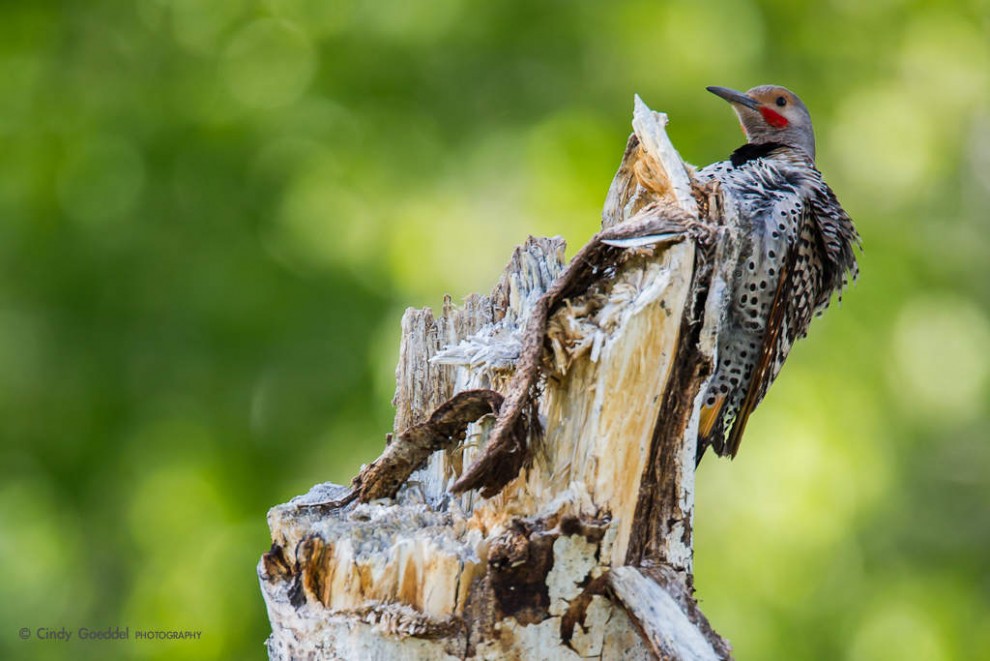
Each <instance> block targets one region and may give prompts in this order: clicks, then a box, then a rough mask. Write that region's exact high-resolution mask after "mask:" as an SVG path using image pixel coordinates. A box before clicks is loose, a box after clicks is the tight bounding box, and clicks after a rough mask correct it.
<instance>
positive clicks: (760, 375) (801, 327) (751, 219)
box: [698, 85, 859, 461]
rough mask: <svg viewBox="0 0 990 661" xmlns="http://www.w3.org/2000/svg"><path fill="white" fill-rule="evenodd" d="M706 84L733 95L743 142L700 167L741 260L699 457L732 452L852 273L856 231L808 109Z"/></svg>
mask: <svg viewBox="0 0 990 661" xmlns="http://www.w3.org/2000/svg"><path fill="white" fill-rule="evenodd" d="M708 91H709V92H711V93H713V94H715V95H717V96H719V97H721V98H723V99H725V100H726V101H728V102H729V103H730V104H732V107H733V109H734V110H735V111H736V115H738V117H739V122H740V124H742V129H743V132H744V133H745V135H746V140H747V142H746V144H745V145H743V146H742V147H740V148H739V149H737V150H735V151H734V152H733V153H732V156H731V157H730V158H729V160H727V161H722V162H719V163H714V164H712V165H709V166H708V167H706V168H704V169H702V170H701V171H699V172H698V179H699V180H700V181H702V182H706V181H711V180H716V181H718V182H720V183H721V186H722V189H723V191H724V193H725V194H726V195H727V196H729V197H731V198H732V199H733V200H734V201H735V204H736V205H737V208H738V211H739V227H738V228H737V229H738V232H739V240H740V241H741V242H742V245H741V251H740V255H739V261H738V263H737V264H736V268H735V270H734V273H733V278H732V282H731V285H730V288H731V301H730V302H729V306H728V311H727V315H726V318H725V319H724V322H723V327H722V329H721V332H720V335H719V340H718V355H717V362H718V364H717V365H716V368H715V372H714V374H713V376H712V378H711V380H710V381H709V385H708V389H707V391H706V393H705V396H704V400H703V408H702V410H701V420H700V424H699V430H698V460H699V461H700V459H701V456H702V454H703V453H704V451H705V448H707V447H708V446H711V447H712V448H713V449H714V450H715V452H717V453H718V454H720V455H723V456H725V455H731V456H733V457H734V456H735V455H736V452H738V451H739V443H740V441H741V439H742V434H743V431H744V430H745V428H746V421H747V419H748V418H749V415H750V414H751V413H752V412H753V409H755V408H756V406H757V404H759V403H760V401H761V400H762V399H763V397H764V395H766V392H767V389H768V388H769V387H770V384H771V383H773V380H774V379H775V378H776V377H777V374H778V373H779V372H780V367H781V365H782V364H783V362H784V360H785V359H786V358H787V354H788V353H789V352H790V350H791V346H792V345H793V343H794V341H795V340H797V339H798V338H802V337H804V336H805V335H806V334H807V332H808V325H809V324H810V323H811V319H812V317H814V316H816V315H817V314H820V313H821V312H822V311H824V310H825V308H826V307H828V304H829V301H830V300H831V298H832V295H833V294H835V293H838V294H839V297H840V298H841V295H842V289H843V287H844V286H845V285H846V284H847V283H848V279H849V276H850V275H851V276H852V277H853V278H855V277H856V275H857V272H858V267H857V265H856V257H855V255H854V254H853V245H854V244H856V245H858V244H859V235H858V234H857V233H856V229H855V228H854V227H853V223H852V220H851V219H850V218H849V216H848V214H846V212H845V211H844V210H843V209H842V206H841V205H840V204H839V201H838V200H837V199H836V197H835V194H834V193H833V192H832V189H831V188H829V186H828V184H826V183H825V181H824V180H823V179H822V175H821V173H820V172H819V171H818V169H817V168H816V167H815V134H814V131H813V130H812V127H811V115H810V114H809V113H808V109H807V108H806V107H805V105H804V103H803V102H802V101H801V99H799V98H798V97H797V95H795V94H794V93H793V92H791V91H790V90H788V89H786V88H783V87H779V86H776V85H763V86H761V87H754V88H753V89H751V90H749V91H748V92H746V93H742V92H737V91H735V90H731V89H728V88H725V87H709V88H708Z"/></svg>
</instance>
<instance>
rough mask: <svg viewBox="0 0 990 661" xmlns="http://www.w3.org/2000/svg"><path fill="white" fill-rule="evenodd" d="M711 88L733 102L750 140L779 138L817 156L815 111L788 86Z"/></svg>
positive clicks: (762, 140)
mask: <svg viewBox="0 0 990 661" xmlns="http://www.w3.org/2000/svg"><path fill="white" fill-rule="evenodd" d="M708 91H709V92H711V93H712V94H715V95H717V96H720V97H721V98H723V99H725V100H726V101H728V102H729V103H731V104H732V107H733V109H735V111H736V114H737V115H738V116H739V122H740V124H742V128H743V132H744V133H745V134H746V138H747V140H749V142H752V143H766V142H779V143H782V144H785V145H789V146H792V147H798V148H801V149H803V150H805V151H806V152H808V154H809V155H810V156H811V157H812V158H814V157H815V134H814V130H813V129H812V127H811V115H810V114H809V113H808V109H807V108H806V107H805V105H804V103H803V102H802V101H801V99H800V98H798V96H797V95H796V94H794V92H792V91H790V90H789V89H787V88H786V87H781V86H779V85H761V86H759V87H754V88H753V89H751V90H749V91H748V92H746V93H745V94H743V93H742V92H737V91H736V90H733V89H729V88H727V87H709V88H708Z"/></svg>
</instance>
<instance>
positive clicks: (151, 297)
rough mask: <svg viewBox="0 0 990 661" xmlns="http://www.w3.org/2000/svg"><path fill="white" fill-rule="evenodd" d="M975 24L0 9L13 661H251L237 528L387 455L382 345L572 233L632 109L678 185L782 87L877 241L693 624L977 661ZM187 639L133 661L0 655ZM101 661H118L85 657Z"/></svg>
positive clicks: (450, 1)
mask: <svg viewBox="0 0 990 661" xmlns="http://www.w3.org/2000/svg"><path fill="white" fill-rule="evenodd" d="M988 16H990V14H988V12H987V7H986V5H985V3H981V2H979V1H978V0H971V1H970V2H960V3H955V4H954V5H953V6H949V5H945V4H944V3H937V2H925V1H922V2H912V3H904V2H897V1H894V0H891V1H886V2H873V3H865V4H864V3H855V2H849V1H848V0H836V1H834V2H831V3H819V4H816V5H810V6H806V5H800V4H794V3H787V2H781V1H779V0H762V1H760V2H755V1H744V2H736V1H732V2H730V1H728V0H719V1H714V2H709V3H700V4H699V3H690V2H686V1H680V0H678V1H673V2H646V1H639V0H631V1H623V2H615V3H593V2H588V1H585V0H579V1H578V2H563V1H562V0H550V1H547V2H540V3H530V2H522V1H521V0H513V1H506V2H499V3H486V4H480V3H468V2H463V1H461V0H428V1H424V2H401V1H398V0H389V1H388V2H374V3H372V2H357V1H356V0H329V1H323V0H223V1H221V0H218V1H215V2H197V1H195V0H139V1H138V2H135V3H114V2H91V3H86V4H85V5H83V4H76V5H71V4H65V3H43V2H8V3H4V4H3V6H2V7H0V98H2V99H3V103H2V104H0V217H2V220H3V222H0V416H2V420H3V424H2V427H0V430H2V432H0V433H2V435H0V437H2V439H3V442H2V445H0V566H2V567H4V568H5V571H4V573H3V578H2V580H0V595H2V599H0V602H2V604H4V606H3V607H2V608H0V656H3V657H4V658H100V659H102V658H108V656H110V655H113V654H119V655H121V656H140V657H142V658H145V657H147V658H162V659H167V658H176V657H182V658H190V659H196V658H202V659H206V658H213V659H228V658H260V657H262V656H263V649H262V647H261V642H262V641H263V639H264V638H265V636H266V635H267V620H266V617H265V613H264V609H263V605H262V601H261V599H260V595H259V594H258V593H257V587H256V584H255V579H254V566H255V563H256V561H257V558H258V555H259V553H260V552H261V551H262V550H264V548H265V547H266V546H267V543H268V539H267V531H266V529H265V525H264V512H265V510H266V508H267V507H269V506H270V505H272V504H275V503H278V502H283V501H285V500H286V499H288V498H290V497H291V496H293V495H295V494H297V493H300V492H302V491H304V490H306V489H308V487H309V486H310V485H311V484H312V483H314V482H317V481H321V480H327V479H331V480H335V481H337V482H344V481H346V480H348V479H349V478H350V477H351V475H353V474H354V473H355V472H356V470H357V468H358V465H359V464H360V462H361V461H367V460H369V459H370V458H372V457H373V456H375V455H376V454H377V452H378V451H379V450H380V448H381V445H382V442H383V435H384V433H385V432H386V431H388V429H389V427H390V421H391V411H390V408H389V404H388V402H389V400H390V398H391V389H392V370H393V367H394V363H395V354H396V352H397V348H398V333H399V328H398V323H397V320H398V318H399V316H400V315H401V311H402V309H403V308H404V307H406V306H409V305H437V304H439V302H440V300H441V297H442V295H443V294H444V293H445V292H449V293H451V294H452V295H453V296H454V298H455V300H456V299H458V298H459V297H462V296H464V295H466V294H468V293H470V292H472V291H478V290H481V291H484V290H487V289H488V288H489V287H490V286H491V284H492V283H493V282H494V280H495V278H496V277H497V275H498V273H499V272H500V270H501V268H502V265H503V264H504V262H505V261H506V259H507V258H508V256H509V254H510V252H511V249H512V247H513V246H514V245H516V244H517V243H519V242H521V241H522V240H523V239H524V238H525V236H526V235H527V234H529V233H533V234H550V235H552V234H563V235H564V236H565V237H566V238H567V239H568V241H569V243H570V244H571V249H572V250H573V249H574V247H575V246H578V245H580V244H581V243H583V242H584V241H585V240H586V239H587V237H588V236H590V234H591V233H592V232H594V231H595V229H596V227H597V226H598V215H599V212H600V207H601V203H602V200H603V199H604V196H605V191H606V189H607V187H608V184H609V181H610V179H611V176H612V173H613V171H614V168H615V167H616V165H617V164H618V161H619V159H620V156H621V153H622V149H623V147H624V145H625V139H626V136H627V135H628V132H629V120H630V109H631V100H632V94H633V92H639V93H640V94H641V95H643V97H644V99H645V100H646V101H647V102H648V103H650V104H651V105H652V106H654V107H656V108H658V109H662V110H665V111H666V112H668V113H669V114H670V117H671V120H672V124H671V127H670V131H671V134H672V137H673V139H674V142H675V144H676V145H677V146H678V148H679V149H680V150H681V153H682V154H683V155H684V157H685V158H687V159H688V160H690V161H692V162H695V163H698V164H705V163H708V162H711V161H713V160H716V159H720V158H724V156H725V155H726V154H727V153H729V151H731V149H733V148H734V147H735V146H737V143H738V142H739V140H740V136H739V132H738V128H737V127H736V125H735V120H734V119H733V117H732V116H731V113H730V112H729V111H728V110H727V109H726V108H725V107H724V104H721V103H719V102H718V101H717V100H713V99H711V98H710V96H709V95H708V94H706V93H705V92H704V87H705V86H706V85H709V84H722V85H732V86H734V87H740V88H747V87H749V86H752V85H756V84H761V83H768V82H774V83H781V84H785V85H788V86H789V87H791V88H793V89H794V90H795V91H797V92H798V93H799V94H800V95H801V96H802V98H803V99H804V100H805V101H806V102H807V104H808V105H809V107H810V108H811V110H812V114H813V116H814V118H815V126H816V131H817V135H818V141H819V151H820V156H819V164H820V166H821V168H822V169H823V171H824V172H825V174H826V177H827V178H828V180H829V181H830V183H831V184H832V186H833V187H834V188H835V189H836V191H837V192H838V195H839V197H840V199H842V201H843V203H844V204H845V206H846V208H847V209H848V210H849V211H850V212H851V214H852V215H853V217H854V218H855V219H856V221H857V224H858V226H859V228H860V230H861V233H862V234H863V237H864V243H865V245H866V252H865V253H864V255H863V258H862V265H863V276H862V281H861V282H860V283H859V284H858V285H856V286H855V287H853V288H852V289H851V290H850V291H849V292H848V293H847V296H846V301H845V302H844V303H843V305H842V306H841V308H837V309H836V308H833V309H832V310H831V311H829V313H828V314H827V315H826V316H825V317H824V318H823V319H822V320H819V321H818V322H816V324H815V329H814V330H813V331H812V333H811V338H810V340H809V341H807V342H803V343H801V344H799V345H798V347H797V348H796V350H795V352H794V355H793V356H792V358H791V359H790V361H789V363H788V367H787V369H785V370H784V372H783V374H782V376H781V379H780V381H779V383H778V384H777V385H776V386H775V388H774V389H773V390H772V391H771V394H770V396H769V398H768V399H767V401H766V402H765V403H764V404H763V406H762V407H761V409H760V411H759V412H758V413H757V414H756V415H755V416H754V418H753V420H752V422H751V427H750V429H749V432H748V435H747V441H746V443H745V447H744V448H743V451H742V453H741V454H740V457H739V459H738V460H736V461H735V462H733V463H729V462H718V461H712V460H711V459H708V460H706V461H705V462H704V464H703V465H702V467H701V469H700V472H699V481H698V510H697V520H696V530H697V544H696V549H697V556H698V557H697V586H698V589H699V596H700V598H701V599H702V605H703V607H704V609H705V610H706V612H707V614H708V615H709V617H710V618H711V619H712V621H713V623H714V624H715V626H716V628H718V629H719V630H720V631H721V632H722V633H724V634H725V635H726V636H728V637H729V638H730V639H731V640H732V642H733V644H734V646H735V649H736V652H737V655H738V658H740V659H761V658H789V659H805V658H808V659H811V658H823V659H834V658H850V659H882V658H891V659H911V658H918V659H974V658H980V657H983V658H986V650H987V649H988V648H990V639H988V638H987V635H986V634H985V633H984V632H986V631H988V630H990V574H988V573H987V565H986V549H987V548H990V516H988V515H987V511H986V505H985V504H986V503H987V502H988V499H990V479H988V477H987V476H988V475H990V450H988V449H987V444H986V441H987V438H988V436H990V420H988V416H987V408H988V407H987V402H988V400H990V397H988V395H990V391H988V389H990V384H988V379H990V373H988V372H990V365H988V358H987V356H988V355H990V318H988V313H987V310H988V303H990V288H988V286H987V283H988V282H990V224H988V218H990V177H988V175H987V172H988V171H990V81H988V71H990V66H988V65H990V39H988V38H987V35H988V34H990V18H988ZM63 624H64V625H65V626H68V627H78V626H106V625H122V626H126V625H128V624H129V625H131V626H148V627H152V626H157V627H181V628H201V629H203V630H204V635H203V639H202V641H199V642H195V643H194V642H175V643H171V644H167V645H166V644H163V643H160V644H148V645H144V646H133V645H132V646H128V647H126V648H123V647H121V648H108V647H97V646H89V647H79V646H71V647H69V646H58V645H52V644H48V645H45V644H43V643H41V642H40V641H27V642H24V641H21V640H18V639H17V638H16V636H15V635H14V633H13V632H14V631H15V630H16V629H18V628H19V627H21V626H30V627H37V626H52V625H55V626H61V625H63ZM108 650H109V651H108Z"/></svg>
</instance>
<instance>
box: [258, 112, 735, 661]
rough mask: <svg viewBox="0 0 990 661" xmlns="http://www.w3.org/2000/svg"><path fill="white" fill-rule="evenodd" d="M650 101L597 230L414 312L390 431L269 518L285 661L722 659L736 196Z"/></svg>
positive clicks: (530, 245)
mask: <svg viewBox="0 0 990 661" xmlns="http://www.w3.org/2000/svg"><path fill="white" fill-rule="evenodd" d="M666 122H667V118H666V116H665V115H663V114H661V113H655V112H653V111H651V110H650V109H649V108H647V107H646V105H645V104H644V103H643V102H642V101H641V100H640V99H639V98H638V97H637V98H636V107H635V111H634V117H633V128H634V133H633V135H632V136H631V137H630V139H629V142H628V144H627V147H626V150H625V153H624V155H623V158H622V163H621V166H620V168H619V171H618V172H617V173H616V176H615V179H614V180H613V182H612V186H611V188H610V190H609V192H608V196H607V200H606V203H605V208H604V211H603V214H602V218H603V229H602V231H601V232H600V233H599V234H597V235H596V236H595V237H594V238H593V239H592V240H591V241H590V242H589V243H588V244H587V245H586V246H584V247H583V248H582V249H581V250H580V251H579V252H578V253H577V255H576V256H575V257H574V259H573V260H571V262H570V263H569V264H565V263H564V259H563V257H564V243H563V241H562V240H561V239H560V238H552V239H537V238H532V237H530V239H529V240H527V241H526V243H525V244H524V245H522V246H520V247H519V248H517V249H516V250H515V252H514V254H513V255H512V258H511V259H510V261H509V264H508V266H507V267H506V269H505V272H504V273H503V274H502V276H501V279H500V280H499V281H498V284H497V285H496V286H495V288H494V290H493V291H492V293H491V294H490V295H488V296H478V295H472V296H470V297H468V298H467V299H466V300H465V301H464V304H463V305H462V306H460V307H456V306H454V305H453V304H452V303H451V301H450V299H449V298H447V299H445V300H444V303H443V307H442V309H441V311H440V314H439V315H434V314H433V312H432V311H431V310H430V309H424V310H414V309H410V310H408V311H407V312H406V314H405V316H404V317H403V320H402V346H401V351H400V358H399V365H398V367H397V369H396V380H397V384H396V395H395V399H394V404H395V408H396V416H395V427H394V433H393V434H392V435H390V438H389V441H388V443H387V445H386V447H385V450H384V452H383V453H382V455H381V456H380V457H379V459H378V460H376V461H375V462H373V463H372V464H371V465H369V466H366V467H364V468H363V469H362V471H361V473H360V474H359V475H358V476H357V477H356V478H355V479H354V481H353V482H352V484H351V486H350V487H343V486H337V485H333V484H321V485H317V486H315V487H313V489H312V490H311V491H310V492H309V493H308V494H306V495H304V496H299V497H297V498H295V499H293V500H292V501H291V502H289V503H287V504H285V505H279V506H277V507H275V508H273V509H272V510H271V511H270V512H269V514H268V522H269V526H270V528H271V532H272V547H271V550H270V551H269V552H268V553H266V554H264V556H263V557H262V559H261V562H260V563H259V566H258V575H259V577H260V581H261V588H262V593H263V595H264V598H265V602H266V604H267V607H268V613H269V618H270V620H271V624H272V634H271V636H270V638H269V639H268V643H267V645H268V653H269V656H270V658H271V659H286V660H287V659H353V660H366V659H382V660H385V659H388V660H394V659H541V660H542V659H579V658H586V657H596V658H601V659H654V658H661V659H699V660H700V659H724V658H728V657H729V654H730V651H729V646H728V644H727V643H726V641H724V640H723V639H722V638H721V637H719V636H718V635H717V634H716V633H715V632H714V631H713V630H712V628H711V627H710V626H709V624H708V622H707V620H706V619H705V617H704V615H703V614H702V613H701V611H700V610H699V609H698V607H697V604H696V602H695V600H694V598H693V596H692V593H693V586H692V516H693V502H694V469H695V462H696V449H697V448H696V445H697V425H698V415H699V409H700V404H701V402H700V394H699V393H701V392H702V391H703V385H704V383H705V380H706V379H707V378H708V376H709V375H710V373H711V371H712V366H713V364H714V353H715V347H716V342H715V337H716V334H717V331H718V325H719V323H720V320H721V318H722V316H723V311H724V309H725V291H726V287H725V282H726V276H727V275H728V274H727V273H725V269H726V268H727V266H726V265H728V264H732V263H733V261H734V260H733V259H732V255H731V254H730V251H731V250H732V249H733V246H734V245H735V242H734V241H732V237H731V232H732V229H731V228H732V227H733V223H732V219H733V217H734V213H735V212H734V210H733V209H732V207H731V201H729V200H724V199H723V198H722V196H721V194H720V192H719V191H718V190H717V189H712V188H703V187H700V186H698V185H697V184H696V183H695V182H694V181H693V180H692V170H691V169H690V168H689V167H688V166H686V165H685V164H684V163H683V162H682V161H681V159H680V157H679V156H678V154H677V152H676V151H675V150H674V148H673V146H672V145H671V143H670V141H669V139H668V138H667V135H666V132H665V126H666Z"/></svg>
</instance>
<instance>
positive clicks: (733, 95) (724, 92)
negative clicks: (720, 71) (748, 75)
mask: <svg viewBox="0 0 990 661" xmlns="http://www.w3.org/2000/svg"><path fill="white" fill-rule="evenodd" d="M705 89H706V90H708V91H709V92H711V93H712V94H714V95H715V96H720V97H722V98H723V99H725V100H726V101H728V102H729V103H738V104H739V105H743V106H746V107H747V108H752V109H753V110H756V109H757V108H759V107H760V103H759V102H758V101H757V100H756V99H754V98H752V97H749V96H746V95H745V94H743V93H742V92H737V91H736V90H733V89H729V88H728V87H718V86H717V85H712V86H710V87H706V88H705Z"/></svg>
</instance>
